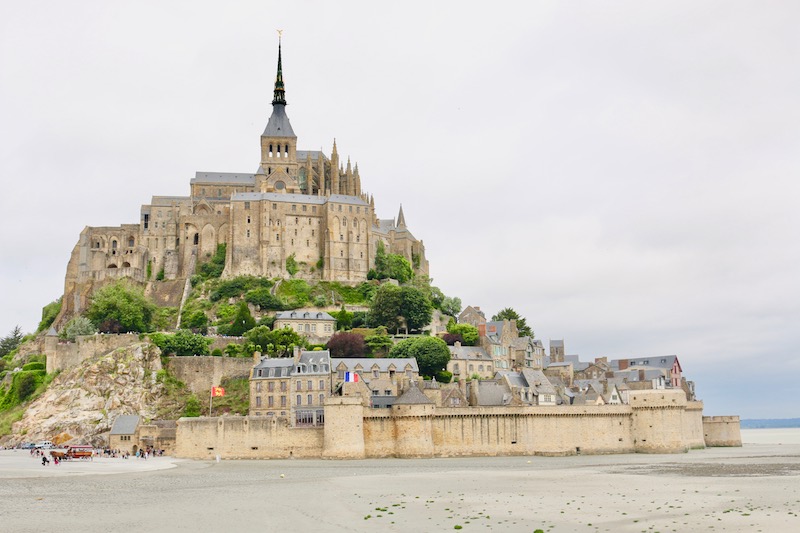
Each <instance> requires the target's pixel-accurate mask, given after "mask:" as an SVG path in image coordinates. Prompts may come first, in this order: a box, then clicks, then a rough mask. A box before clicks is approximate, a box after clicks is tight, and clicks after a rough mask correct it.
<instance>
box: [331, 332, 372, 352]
mask: <svg viewBox="0 0 800 533" xmlns="http://www.w3.org/2000/svg"><path fill="white" fill-rule="evenodd" d="M327 348H328V350H329V351H330V353H331V357H348V358H355V357H364V352H366V349H367V347H366V344H365V343H364V337H362V336H361V335H359V334H358V333H344V332H339V333H335V334H334V335H333V337H331V338H330V339H329V340H328V344H327Z"/></svg>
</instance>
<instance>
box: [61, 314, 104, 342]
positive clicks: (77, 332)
mask: <svg viewBox="0 0 800 533" xmlns="http://www.w3.org/2000/svg"><path fill="white" fill-rule="evenodd" d="M95 333H97V328H95V327H94V324H92V321H91V320H89V319H88V318H86V317H85V316H76V317H75V318H73V319H72V320H70V321H69V322H67V323H66V324H65V325H64V327H63V328H62V329H61V331H60V332H59V333H58V336H59V337H61V338H62V339H65V340H68V341H74V340H75V338H76V337H79V336H81V335H94V334H95Z"/></svg>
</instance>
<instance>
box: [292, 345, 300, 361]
mask: <svg viewBox="0 0 800 533" xmlns="http://www.w3.org/2000/svg"><path fill="white" fill-rule="evenodd" d="M292 348H293V350H294V351H293V355H294V362H295V363H296V362H298V361H299V360H300V347H299V346H297V345H296V344H294V345H292Z"/></svg>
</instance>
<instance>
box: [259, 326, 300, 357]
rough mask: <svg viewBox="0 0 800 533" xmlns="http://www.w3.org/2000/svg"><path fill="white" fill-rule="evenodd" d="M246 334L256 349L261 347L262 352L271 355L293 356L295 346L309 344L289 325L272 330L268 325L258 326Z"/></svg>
mask: <svg viewBox="0 0 800 533" xmlns="http://www.w3.org/2000/svg"><path fill="white" fill-rule="evenodd" d="M244 336H245V338H246V339H247V340H248V341H250V342H251V343H252V344H253V345H254V346H255V348H256V349H258V348H259V347H260V348H261V350H260V351H261V353H263V354H267V355H269V356H270V357H291V356H292V355H293V352H294V347H295V346H299V347H300V348H305V347H307V346H308V341H307V340H306V339H305V337H301V336H300V335H298V334H297V332H296V331H294V330H293V329H291V328H289V327H285V328H281V329H276V330H273V331H270V329H269V328H268V327H267V326H257V327H255V328H253V329H251V330H250V331H248V332H247V333H245V335H244ZM251 354H252V352H251Z"/></svg>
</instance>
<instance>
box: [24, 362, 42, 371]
mask: <svg viewBox="0 0 800 533" xmlns="http://www.w3.org/2000/svg"><path fill="white" fill-rule="evenodd" d="M44 367H45V364H44V363H39V362H34V363H26V364H24V365H22V370H44Z"/></svg>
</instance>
